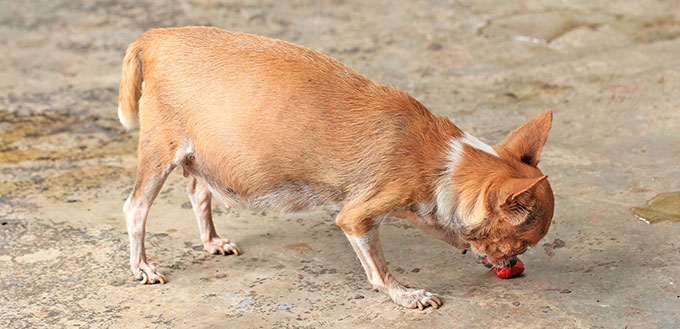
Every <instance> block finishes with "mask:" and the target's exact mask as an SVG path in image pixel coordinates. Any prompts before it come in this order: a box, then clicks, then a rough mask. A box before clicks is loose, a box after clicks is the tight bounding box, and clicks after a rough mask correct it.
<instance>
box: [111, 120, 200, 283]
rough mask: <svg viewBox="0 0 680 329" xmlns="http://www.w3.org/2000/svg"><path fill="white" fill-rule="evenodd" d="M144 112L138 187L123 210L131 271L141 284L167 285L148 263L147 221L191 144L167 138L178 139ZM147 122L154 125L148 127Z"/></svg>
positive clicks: (163, 278)
mask: <svg viewBox="0 0 680 329" xmlns="http://www.w3.org/2000/svg"><path fill="white" fill-rule="evenodd" d="M150 110H151V109H150ZM141 112H142V113H141V116H140V122H141V126H142V129H141V131H140V137H139V148H138V159H137V160H138V163H137V177H136V178H135V187H134V189H133V190H132V193H131V194H130V196H129V197H128V199H127V201H125V205H124V206H123V212H124V213H125V222H126V224H127V230H128V235H129V238H130V271H131V272H132V274H133V275H134V276H135V278H137V279H138V280H141V281H142V283H157V282H159V283H165V282H166V281H167V280H166V279H165V277H164V276H163V275H162V274H160V273H159V272H157V271H156V269H155V268H154V267H153V266H151V265H150V264H149V263H148V262H147V259H146V252H145V249H144V235H145V232H146V228H145V227H146V218H147V216H148V214H149V209H150V208H151V204H152V203H153V201H154V199H155V198H156V196H157V195H158V192H159V191H160V189H161V187H162V186H163V183H164V182H165V179H166V178H167V177H168V174H170V172H172V170H173V169H174V168H175V167H176V166H177V165H178V164H180V163H181V162H182V161H183V160H184V159H185V158H186V156H187V154H189V153H190V152H191V144H190V143H189V142H188V140H185V141H183V142H181V140H177V137H168V136H175V135H176V134H168V129H167V128H168V127H161V126H160V125H154V124H151V123H152V122H163V121H161V120H159V119H158V118H151V117H153V116H154V113H153V111H146V117H144V114H145V113H144V112H145V111H141ZM145 120H149V121H151V120H154V121H151V122H149V121H147V124H145V122H144V121H145ZM180 138H181V137H180Z"/></svg>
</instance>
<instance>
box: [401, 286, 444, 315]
mask: <svg viewBox="0 0 680 329" xmlns="http://www.w3.org/2000/svg"><path fill="white" fill-rule="evenodd" d="M389 295H390V297H392V300H394V302H395V303H397V304H399V305H401V306H404V307H408V308H416V307H417V308H419V309H421V310H423V309H425V308H426V307H428V306H432V307H434V308H439V306H441V305H442V302H441V301H440V300H439V298H437V296H435V295H433V294H431V293H429V292H427V291H425V290H422V289H410V288H400V289H394V290H392V291H390V292H389Z"/></svg>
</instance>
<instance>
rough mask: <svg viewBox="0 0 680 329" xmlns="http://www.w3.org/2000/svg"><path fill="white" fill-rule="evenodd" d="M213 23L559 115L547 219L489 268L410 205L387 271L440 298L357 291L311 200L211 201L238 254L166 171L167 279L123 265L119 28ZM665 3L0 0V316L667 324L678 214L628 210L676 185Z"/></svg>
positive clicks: (391, 77)
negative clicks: (547, 224) (542, 232)
mask: <svg viewBox="0 0 680 329" xmlns="http://www.w3.org/2000/svg"><path fill="white" fill-rule="evenodd" d="M183 25H214V26H218V27H221V28H225V29H230V30H235V31H245V32H251V33H256V34H262V35H266V36H271V37H276V38H281V39H284V40H288V41H291V42H295V43H299V44H302V45H305V46H308V47H310V48H312V49H316V50H319V51H321V52H324V53H326V54H329V55H331V56H333V57H335V58H337V59H339V60H341V61H343V62H344V63H346V64H348V65H349V66H351V67H353V68H355V69H356V70H358V71H359V72H361V73H363V74H365V75H366V76H368V77H370V78H372V79H375V80H377V81H380V82H382V83H385V84H390V85H395V86H397V87H400V88H402V89H404V90H406V91H408V92H409V93H411V94H412V95H413V96H415V97H416V98H417V99H419V100H420V101H421V102H422V103H423V104H425V105H426V106H427V107H428V108H430V109H431V111H433V112H434V113H436V114H439V115H446V116H448V117H450V118H451V119H452V120H453V121H454V122H455V123H456V124H457V125H459V126H460V127H462V128H463V129H466V130H468V131H470V132H472V133H473V134H475V135H477V136H479V137H480V138H481V139H482V140H484V141H487V142H490V143H494V142H499V141H500V140H501V138H502V137H503V136H504V135H505V134H506V133H508V132H509V131H510V130H511V129H513V128H514V127H516V126H518V125H520V124H521V123H522V122H524V121H525V120H527V119H529V118H531V117H533V116H534V115H536V114H538V113H540V112H541V111H542V110H544V109H546V108H553V109H554V111H555V117H554V120H555V122H554V125H553V131H552V133H551V135H550V139H549V140H548V143H547V145H546V146H545V149H544V155H543V158H542V161H541V168H542V169H543V171H544V172H545V173H547V174H548V175H549V176H550V181H551V183H552V185H553V188H554V190H555V195H556V214H555V218H554V221H553V226H552V227H551V230H550V232H549V233H548V235H547V236H546V238H545V240H544V241H542V242H541V243H540V244H539V246H537V248H534V249H532V250H531V251H530V252H528V253H527V254H526V255H525V256H524V257H523V260H524V262H525V265H526V268H527V270H526V272H525V276H523V277H520V278H518V279H514V280H499V279H497V278H495V277H494V275H493V274H492V273H491V272H490V271H489V270H487V269H486V268H484V267H482V266H479V265H477V264H475V262H474V260H473V259H472V257H470V256H469V255H467V256H463V255H460V254H458V253H457V252H455V251H454V250H453V249H451V248H450V247H448V246H447V245H445V244H444V243H442V242H439V241H434V240H432V239H431V238H429V237H428V236H426V235H425V234H423V233H421V232H420V231H418V230H417V229H414V228H411V227H409V226H408V225H406V224H405V223H402V222H397V221H390V222H388V223H387V224H386V225H384V226H383V229H382V235H383V242H384V248H385V253H386V256H387V258H388V260H389V261H390V266H391V268H392V270H393V272H394V274H395V275H396V276H397V277H398V278H400V279H401V280H402V281H404V282H406V283H408V284H411V285H413V286H417V287H422V288H426V289H428V290H430V291H432V292H434V293H437V294H439V295H440V296H441V299H442V300H443V301H444V305H443V307H442V308H440V309H439V310H433V309H428V310H426V311H424V312H420V311H417V310H409V309H404V308H400V307H398V306H396V305H394V304H393V303H392V302H391V301H389V299H388V298H387V297H386V296H385V295H383V294H379V293H375V292H373V291H372V290H371V289H370V286H369V284H368V283H367V282H366V280H365V277H364V273H363V270H362V269H361V266H360V264H359V262H358V260H357V259H356V257H355V255H354V253H353V252H352V250H351V248H350V246H349V244H348V243H347V241H346V240H345V238H344V236H343V235H342V233H341V232H340V230H339V229H338V228H337V227H336V226H335V225H334V221H333V213H332V212H331V211H330V210H328V209H319V210H315V211H311V212H306V213H300V214H290V215H285V216H282V215H277V214H270V213H265V212H252V211H247V210H231V211H227V210H226V209H225V208H224V207H222V206H221V205H220V206H215V212H216V222H217V226H218V230H219V231H220V232H222V233H224V235H226V236H228V237H229V238H230V239H232V240H234V241H236V242H237V243H238V245H239V247H240V248H241V249H242V250H243V251H244V254H243V255H242V256H239V257H234V256H228V257H223V256H211V255H208V254H207V253H205V252H203V251H202V247H201V244H200V242H199V238H198V233H197V230H196V227H195V220H194V217H193V214H192V211H191V210H190V209H189V208H190V207H189V203H188V199H187V198H186V195H185V193H184V184H185V182H184V179H183V178H182V177H181V175H180V174H173V175H171V177H170V179H169V180H168V183H167V184H166V185H165V188H164V189H163V191H162V193H161V195H160V196H159V198H158V199H157V201H156V204H155V206H154V207H153V208H152V211H151V215H150V218H149V224H148V232H149V233H148V236H147V248H148V254H149V255H150V260H151V262H152V263H153V264H155V265H156V266H157V267H158V268H159V270H160V271H161V272H162V273H164V274H165V275H166V276H167V277H168V279H169V283H168V284H166V285H162V286H161V285H153V286H140V285H138V284H137V283H135V282H134V281H133V280H132V277H131V276H130V274H129V273H128V270H127V266H128V265H127V257H128V250H127V235H126V233H125V225H124V220H123V216H122V212H121V210H120V209H121V206H122V203H123V200H124V199H125V198H126V196H127V194H128V193H129V191H130V189H131V187H132V184H133V176H134V170H135V161H136V160H135V143H136V138H137V133H136V132H131V133H126V132H124V131H123V129H122V128H121V127H120V125H119V123H118V121H117V117H116V107H117V106H116V102H117V90H118V79H119V74H120V63H121V61H122V58H123V54H124V49H125V48H126V46H127V45H128V44H129V43H130V42H132V41H134V40H135V39H136V38H137V37H139V36H140V35H141V34H142V33H144V32H145V31H146V30H148V29H151V28H155V27H166V26H183ZM679 105H680V2H678V1H586V0H581V1H471V0H470V1H418V2H409V1H368V2H367V1H342V0H336V1H322V2H319V1H257V2H250V3H248V2H245V3H242V2H237V1H230V2H213V1H207V0H193V1H152V0H143V1H137V0H135V1H67V0H49V1H11V0H2V1H0V119H1V120H2V121H1V122H0V177H1V180H0V220H1V224H2V225H1V226H0V268H1V270H0V327H4V328H10V327H11V328H13V327H29V326H39V327H50V328H55V327H74V326H81V327H113V328H120V327H125V328H128V327H150V328H154V327H158V328H163V327H199V328H200V327H209V326H213V327H215V326H216V327H224V328H246V327H265V328H269V327H310V328H311V327H331V326H334V327H338V328H346V327H353V328H357V327H385V328H394V327H418V328H428V327H432V328H441V327H466V328H468V327H479V328H494V327H503V328H527V327H582V328H592V327H603V328H624V327H628V328H650V327H651V328H653V327H658V328H671V327H677V326H678V323H680V274H679V273H680V240H679V238H678V237H679V236H680V223H672V222H665V223H659V224H654V225H648V224H645V223H644V222H642V221H640V220H638V219H636V218H635V217H634V216H633V215H631V213H630V212H629V210H628V208H629V207H631V206H635V205H639V204H642V203H644V202H645V200H647V199H649V198H651V197H653V196H654V195H656V194H657V193H660V192H665V191H677V190H680V170H679V169H680V168H679V163H680V130H679V129H678V127H679V124H680V110H678V106H679Z"/></svg>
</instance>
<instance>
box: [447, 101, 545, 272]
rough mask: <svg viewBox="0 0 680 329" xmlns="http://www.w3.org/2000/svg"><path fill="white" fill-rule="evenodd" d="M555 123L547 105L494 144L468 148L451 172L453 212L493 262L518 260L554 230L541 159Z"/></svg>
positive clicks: (464, 231) (461, 228) (463, 232)
mask: <svg viewBox="0 0 680 329" xmlns="http://www.w3.org/2000/svg"><path fill="white" fill-rule="evenodd" d="M551 123H552V111H551V110H547V111H545V112H543V113H542V114H540V115H539V116H537V117H536V118H534V119H532V120H530V121H529V122H527V123H525V124H524V125H522V126H521V127H520V128H518V129H517V130H515V131H513V132H511V133H510V134H509V135H508V136H507V137H506V138H505V140H503V142H502V143H501V144H499V145H496V146H494V147H493V149H490V148H486V149H485V147H475V145H474V142H473V143H468V144H466V145H465V146H464V147H463V148H462V152H461V154H460V158H459V160H458V161H457V163H456V167H455V169H454V171H453V173H452V177H451V181H452V182H453V184H451V187H450V188H451V189H453V190H454V191H453V192H452V193H451V195H452V196H455V199H456V200H457V201H458V202H457V207H456V209H455V210H454V213H455V216H453V217H454V218H455V219H454V220H455V221H456V224H457V226H458V230H459V231H460V232H461V235H462V237H463V238H464V239H465V240H466V241H467V243H469V244H470V249H471V250H472V251H473V252H474V253H475V254H476V255H477V256H478V257H479V258H484V257H485V258H486V261H487V262H489V263H490V264H492V265H495V266H508V265H510V264H512V263H513V262H514V260H515V259H516V256H517V255H519V254H522V253H524V252H525V251H526V250H527V248H528V247H531V246H535V245H536V244H537V243H538V241H539V240H541V239H542V238H543V237H544V236H545V234H546V233H547V232H548V228H549V227H550V222H551V220H552V216H553V208H554V199H553V193H552V190H551V188H550V184H549V183H548V180H547V176H545V175H543V173H542V172H541V171H540V170H539V169H538V168H537V165H538V161H539V158H540V154H541V150H542V148H543V145H544V144H545V142H546V139H547V138H548V133H549V131H550V126H551ZM477 142H478V141H477ZM480 143H481V142H480ZM487 147H488V146H487Z"/></svg>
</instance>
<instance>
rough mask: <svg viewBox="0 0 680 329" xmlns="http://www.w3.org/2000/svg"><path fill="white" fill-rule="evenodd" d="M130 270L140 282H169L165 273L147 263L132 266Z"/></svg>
mask: <svg viewBox="0 0 680 329" xmlns="http://www.w3.org/2000/svg"><path fill="white" fill-rule="evenodd" d="M130 271H131V272H132V275H134V276H135V279H137V280H139V281H140V284H154V283H160V284H165V283H166V282H168V280H167V279H166V278H165V276H164V275H163V274H160V273H159V272H157V271H156V269H155V268H154V267H153V266H151V265H149V264H146V263H142V264H140V265H139V266H130Z"/></svg>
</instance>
